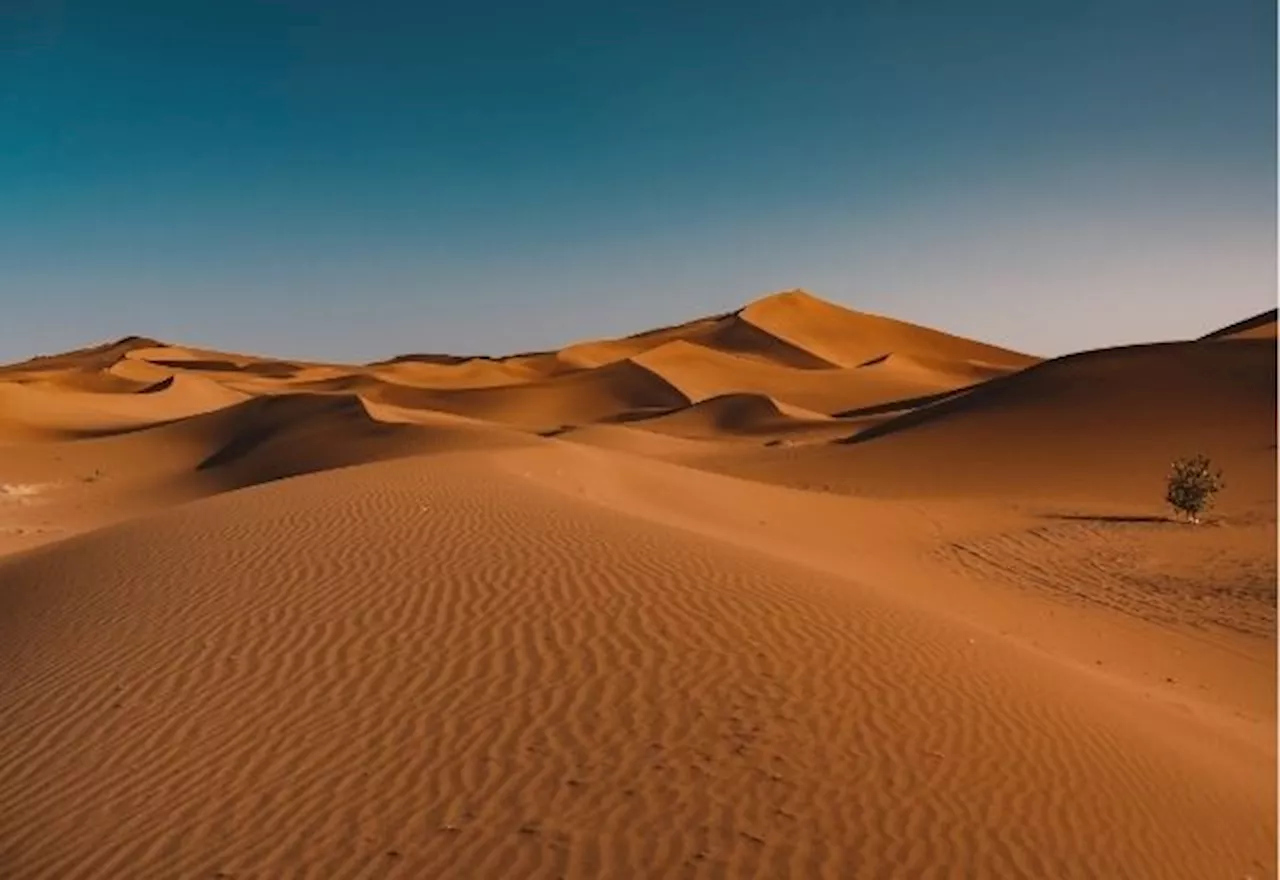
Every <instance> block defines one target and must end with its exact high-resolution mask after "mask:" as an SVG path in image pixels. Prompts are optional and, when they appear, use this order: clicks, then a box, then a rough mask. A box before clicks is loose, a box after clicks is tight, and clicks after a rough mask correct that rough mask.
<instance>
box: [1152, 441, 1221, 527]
mask: <svg viewBox="0 0 1280 880" xmlns="http://www.w3.org/2000/svg"><path fill="white" fill-rule="evenodd" d="M1225 487H1226V483H1224V482H1223V481H1222V471H1220V470H1213V466H1212V463H1211V462H1210V461H1209V458H1208V456H1205V455H1193V456H1190V457H1188V458H1180V459H1178V460H1177V461H1175V462H1174V463H1173V470H1172V471H1170V473H1169V483H1168V487H1167V488H1166V490H1165V494H1164V500H1165V501H1167V502H1169V506H1170V507H1172V508H1173V511H1174V513H1175V514H1178V515H1179V516H1185V517H1186V518H1187V520H1188V521H1190V522H1193V523H1198V522H1200V514H1202V513H1203V512H1204V511H1206V510H1208V508H1209V505H1211V504H1212V503H1213V496H1214V495H1216V494H1217V493H1218V492H1219V491H1221V490H1222V489H1223V488H1225Z"/></svg>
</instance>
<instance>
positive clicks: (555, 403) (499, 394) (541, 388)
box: [366, 360, 689, 431]
mask: <svg viewBox="0 0 1280 880" xmlns="http://www.w3.org/2000/svg"><path fill="white" fill-rule="evenodd" d="M366 394H367V396H368V397H369V399H370V400H374V401H377V402H380V403H389V404H393V405H395V406H402V407H416V408H421V409H431V410H441V411H444V412H451V413H457V414H459V415H465V416H471V417H473V418H481V419H486V420H490V421H495V422H500V423H502V424H507V425H515V426H518V427H521V428H527V429H530V430H535V431H545V430H550V429H554V428H557V427H561V426H564V425H571V424H584V423H591V422H598V421H603V420H605V419H609V418H614V417H616V416H618V415H621V414H625V413H636V412H643V411H658V410H664V409H670V408H671V407H674V406H683V405H685V404H687V403H689V399H688V398H687V397H686V396H685V395H684V394H683V393H682V392H681V391H680V390H679V389H678V388H676V387H675V386H674V385H672V384H671V383H669V382H668V381H666V380H665V379H663V378H662V377H661V376H659V375H657V374H656V373H654V372H652V371H651V370H648V369H646V368H645V367H643V366H641V365H640V364H637V363H635V362H634V361H630V360H624V361H618V362H615V363H611V364H608V365H606V366H603V367H599V368H597V369H594V370H584V371H580V372H574V373H568V374H565V375H563V376H556V377H553V378H551V379H547V380H545V381H542V382H538V383H533V384H527V385H514V386H503V387H495V388H475V389H449V390H438V391H437V390H429V389H421V388H410V387H407V386H403V385H394V384H391V383H383V384H380V385H378V386H376V387H373V388H370V389H369V390H368V391H367V392H366Z"/></svg>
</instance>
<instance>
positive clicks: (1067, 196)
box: [0, 0, 1277, 361]
mask: <svg viewBox="0 0 1280 880" xmlns="http://www.w3.org/2000/svg"><path fill="white" fill-rule="evenodd" d="M1275 41H1276V22H1275V6H1274V4H1273V3H1269V2H1260V0H1259V2H1254V0H1196V2H1191V0H1158V2H1157V0H1152V2H1147V0H1108V2H1092V0H1072V2H1066V0H1063V2H1058V0H1032V2H1026V0H1007V2H982V0H974V2H969V3H955V2H951V0H913V2H906V0H872V2H863V3H857V2H851V0H846V2H840V3H808V4H806V3H787V4H783V3H752V2H733V3H689V2H686V3H664V2H654V3H647V4H622V3H586V2H582V3H567V2H548V3H541V4H530V3H503V2H489V3H475V2H472V3H456V4H449V5H446V4H434V3H430V2H389V0H362V2H358V3H357V2H341V3H339V2H332V0H273V2H265V0H264V2H256V3H251V2H244V0H212V2H206V0H184V2H177V3H175V2H153V0H126V2H91V0H85V2H75V0H62V2H53V0H47V2H45V0H6V2H2V3H0V360H3V361H8V360H15V359H18V358H21V357H26V356H28V355H31V354H34V353H37V352H48V351H56V350H63V349H67V348H72V347H76V346H79V345H83V344H87V343H89V342H93V341H100V340H104V339H107V338H114V337H118V336H122V335H126V334H130V333H140V334H148V335H153V336H158V337H160V338H165V339H172V340H175V341H181V342H190V343H193V344H202V345H207V346H210V347H220V348H225V349H231V350H245V351H258V352H269V353H273V354H279V355H281V356H290V357H311V358H317V359H325V358H328V359H347V360H367V359H372V358H375V357H381V356H386V355H391V354H395V353H400V352H406V351H425V350H430V351H449V352H454V353H473V352H486V353H503V352H510V351H517V350H529V349H537V348H544V347H552V346H558V345H561V344H564V343H567V342H570V341H574V340H577V339H582V338H587V337H593V336H605V335H615V334H620V333H627V332H633V331H637V330H640V329H644V328H647V327H651V326H656V325H660V324H666V323H672V322H676V321H680V320H683V319H687V318H691V317H694V316H697V315H701V314H707V313H712V312H717V311H724V310H727V309H731V308H734V307H736V306H738V305H740V304H742V303H743V302H745V301H746V300H748V299H751V298H754V297H756V296H759V295H761V294H763V293H766V292H769V291H772V290H777V289H784V288H792V287H804V288H806V289H809V290H811V291H813V292H815V293H817V294H819V295H821V296H825V297H826V298H828V299H831V300H834V301H837V302H840V303H843V304H846V305H849V306H851V307H854V308H859V309H863V310H866V311H872V312H878V313H881V314H888V315H891V316H894V317H900V318H903V319H907V320H912V321H916V322H919V323H924V324H928V325H931V326H935V327H938V328H940V329H945V330H949V331H952V332H957V333H961V334H964V335H971V336H975V337H978V338H981V339H984V340H987V341H992V342H997V343H1002V344H1006V345H1009V346H1011V347H1015V348H1021V349H1023V350H1026V351H1031V352H1034V353H1038V354H1057V353H1063V352H1067V351H1072V350H1078V349H1082V348H1092V347H1098V346H1103V345H1109V344H1117V343H1123V342H1131V341H1145V340H1152V339H1163V338H1178V337H1186V336H1189V335H1196V334H1199V333H1201V332H1206V331H1208V330H1211V329H1213V328H1214V327H1216V326H1219V325H1222V324H1227V323H1230V322H1232V321H1234V320H1236V319H1238V318H1242V317H1244V316H1246V315H1247V314H1251V313H1253V312H1257V311H1261V310H1262V309H1264V308H1267V307H1269V306H1271V305H1274V303H1275V273H1276V255H1275V248H1276V226H1275V202H1276V191H1277V190H1276V173H1275V162H1276V141H1275V131H1276V115H1275V114H1276V69H1275V61H1276V59H1275V44H1276V43H1275Z"/></svg>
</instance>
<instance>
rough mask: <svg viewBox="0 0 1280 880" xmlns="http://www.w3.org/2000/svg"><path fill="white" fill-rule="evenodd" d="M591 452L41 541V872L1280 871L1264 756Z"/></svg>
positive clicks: (332, 487)
mask: <svg viewBox="0 0 1280 880" xmlns="http://www.w3.org/2000/svg"><path fill="white" fill-rule="evenodd" d="M571 463H572V462H571V460H570V459H567V458H565V457H563V456H554V457H550V458H547V457H545V456H543V457H540V456H533V457H529V456H523V455H521V454H517V455H515V456H508V457H506V458H505V459H502V460H501V461H498V460H495V459H493V458H492V457H486V456H476V455H469V456H464V457H458V456H450V457H437V458H433V459H430V460H427V461H423V460H411V461H405V462H393V463H389V464H383V465H369V466H365V467H361V468H357V469H350V470H345V471H336V472H332V473H330V474H323V475H315V476H311V477H305V478H301V479H299V480H293V481H286V482H283V483H275V484H272V485H271V486H266V487H259V488H256V489H251V490H245V491H242V492H239V493H234V494H231V495H227V496H224V497H221V498H218V499H214V500H211V501H208V502H203V503H200V504H198V505H194V506H191V507H188V508H187V509H185V510H183V511H179V512H174V513H172V514H170V515H167V516H165V517H164V518H162V519H153V520H147V521H145V522H138V523H136V524H130V525H125V526H121V527H116V528H114V529H111V530H108V531H104V532H101V533H98V534H95V535H92V536H86V537H83V538H79V539H73V541H71V542H68V543H66V544H63V545H59V546H55V547H51V548H48V549H46V550H42V551H36V552H34V553H31V554H29V555H27V556H25V557H20V558H15V559H13V560H11V561H9V562H8V563H5V564H4V565H3V568H0V602H2V603H3V613H0V621H3V623H0V627H3V638H2V639H0V645H3V648H0V651H2V652H3V653H0V657H2V658H3V659H2V660H0V663H3V667H4V671H5V674H4V676H3V681H4V682H5V683H6V684H5V689H4V693H3V700H4V706H5V715H6V718H7V719H8V723H7V724H6V725H5V728H4V730H3V732H0V737H3V739H4V746H5V747H4V748H3V749H0V756H3V757H0V761H3V771H2V772H0V825H3V827H4V828H5V829H6V834H5V838H6V841H7V844H6V850H5V859H6V864H7V866H8V867H9V868H11V869H12V870H13V871H15V872H18V873H20V875H21V876H28V877H46V876H47V877H60V878H64V877H78V876H104V875H105V876H114V875H121V874H127V875H129V876H134V877H153V876H154V877H170V876H200V875H212V874H213V873H214V872H216V871H223V872H227V873H230V874H232V875H233V876H248V877H268V876H280V875H281V874H282V873H288V874H290V875H292V876H358V875H361V874H366V873H369V872H376V873H377V874H378V875H381V876H405V877H419V876H440V877H450V876H452V877H474V876H547V877H552V876H564V875H572V876H620V875H626V876H637V877H645V876H648V877H660V876H670V875H671V874H672V873H676V872H690V873H692V874H694V875H699V876H733V877H772V876H831V877H848V876H881V875H883V874H885V873H886V872H888V873H894V874H899V875H901V874H907V875H919V874H922V873H925V872H928V871H930V870H934V869H937V868H939V867H941V866H946V872H947V873H948V874H949V875H952V876H975V875H986V876H990V875H1001V876H1028V877H1044V876H1054V877H1097V876H1188V877H1190V876H1216V875H1221V874H1222V873H1224V872H1225V871H1228V870H1230V871H1236V872H1243V871H1247V870H1249V869H1250V865H1251V864H1253V860H1255V859H1258V860H1262V864H1268V862H1267V861H1266V860H1269V859H1270V858H1271V852H1272V850H1273V848H1274V839H1273V838H1272V836H1271V834H1270V831H1269V821H1271V820H1268V819H1267V816H1268V815H1269V814H1270V812H1271V803H1270V795H1269V794H1268V786H1266V785H1261V786H1259V785H1258V784H1257V779H1258V777H1257V775H1256V765H1252V764H1251V763H1250V762H1249V761H1247V760H1244V759H1243V757H1242V756H1239V755H1237V756H1235V757H1232V756H1230V755H1223V754H1217V753H1215V752H1214V751H1213V750H1212V749H1207V748H1206V747H1205V744H1204V741H1203V740H1202V739H1199V738H1197V737H1192V736H1187V737H1180V736H1174V737H1169V736H1162V735H1160V725H1159V724H1158V719H1159V718H1160V717H1162V716H1161V713H1162V712H1163V711H1164V710H1162V709H1159V708H1158V707H1155V708H1152V707H1145V708H1144V709H1143V710H1142V711H1141V712H1132V711H1125V710H1124V705H1123V702H1122V701H1121V700H1119V699H1117V698H1115V697H1113V696H1108V694H1107V693H1106V691H1105V689H1103V692H1102V693H1099V689H1098V688H1097V687H1095V686H1094V685H1093V684H1092V683H1091V682H1089V681H1088V680H1087V679H1080V680H1076V681H1072V680H1071V679H1066V680H1064V678H1063V676H1062V675H1061V674H1059V672H1058V671H1057V670H1056V669H1055V668H1054V666H1053V664H1051V663H1046V662H1037V661H1035V660H1034V658H1032V657H1031V656H1030V655H1026V656H1023V655H1021V654H1020V653H1018V652H1017V651H1015V650H1014V649H1012V648H1005V647H1002V646H1000V645H998V644H995V645H987V644H986V643H985V640H984V646H983V647H982V648H981V649H979V648H975V647H974V646H973V644H974V643H971V642H970V641H969V639H970V638H973V637H975V636H978V635H981V634H980V632H979V631H977V630H972V629H969V628H965V627H962V626H960V625H959V624H957V623H955V622H954V621H951V620H949V619H947V618H944V617H935V616H932V615H928V614H922V613H918V612H912V609H911V607H910V606H907V605H903V604H901V603H898V602H895V601H892V600H891V599H890V597H889V595H888V594H886V593H884V592H881V591H878V590H871V589H866V588H860V587H859V586H858V585H857V584H856V582H854V581H846V580H842V579H832V578H830V577H826V576H821V575H819V574H817V573H815V572H811V571H807V570H803V569H799V568H796V567H795V566H793V565H788V564H785V563H784V562H782V561H780V560H777V559H774V558H771V557H765V556H758V555H755V554H753V553H751V552H750V551H747V550H745V549H743V548H741V547H736V546H732V545H725V544H722V543H720V542H716V541H713V540H709V539H708V538H707V536H705V535H696V534H693V533H690V532H687V531H685V530H682V529H680V528H677V527H675V526H672V525H670V524H666V523H662V522H657V521H654V520H653V519H652V518H651V517H646V516H645V515H643V514H642V513H637V512H635V511H628V510H627V509H625V507H623V508H622V509H619V508H618V507H616V506H611V505H609V504H601V503H599V502H598V501H592V500H581V499H579V500H575V499H574V498H573V497H570V496H569V495H567V494H566V493H565V492H564V491H562V490H558V489H552V488H547V487H546V483H547V482H548V481H554V480H555V469H556V468H557V467H565V466H568V465H570V464H571ZM617 502H618V499H617V498H614V499H613V504H615V505H616V504H617ZM374 585H376V588H375V587H374ZM175 587H178V588H176V589H175ZM905 682H910V683H911V684H910V687H909V688H908V687H904V683H905ZM1188 723H1189V722H1188ZM1192 731H1194V725H1193V726H1192V730H1190V731H1188V732H1192ZM1199 733H1200V735H1201V736H1203V735H1204V734H1203V731H1200V732H1199ZM108 804H109V805H110V807H109V809H105V810H104V809H103V807H104V806H106V805H108ZM18 805H21V806H20V808H19V806H18ZM1188 827H1196V828H1198V829H1199V830H1200V832H1201V833H1202V834H1203V837H1192V836H1189V835H1187V834H1186V833H1185V832H1184V831H1183V829H1185V828H1188ZM1121 828H1122V829H1124V832H1123V834H1116V833H1113V832H1115V830H1116V829H1121ZM163 829H168V830H163ZM55 840H56V841H57V844H56V845H50V844H51V843H52V842H53V841H55ZM1170 866H1177V869H1176V870H1175V871H1173V872H1172V873H1171V872H1170V871H1169V867H1170ZM1255 870H1256V868H1255Z"/></svg>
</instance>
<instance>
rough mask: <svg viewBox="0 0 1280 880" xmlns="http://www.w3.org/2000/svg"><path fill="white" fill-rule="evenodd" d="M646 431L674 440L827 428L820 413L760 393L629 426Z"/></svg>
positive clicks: (717, 400)
mask: <svg viewBox="0 0 1280 880" xmlns="http://www.w3.org/2000/svg"><path fill="white" fill-rule="evenodd" d="M632 424H633V425H634V426H635V427H640V428H644V429H645V430H647V431H661V432H663V433H669V434H672V435H674V436H677V437H708V438H722V437H724V436H726V435H735V436H736V435H742V434H769V435H775V434H784V433H789V432H791V431H797V430H804V429H806V428H813V427H827V428H829V427H831V425H832V419H831V418H829V417H828V416H825V415H823V414H822V413H816V412H812V411H811V410H804V409H800V408H799V407H794V406H789V405H788V404H785V403H780V402H778V401H776V400H774V399H773V398H771V397H767V396H765V395H763V394H741V393H740V394H723V395H720V396H719V397H710V398H707V399H706V400H702V401H700V402H698V403H695V404H693V405H692V406H687V407H682V408H680V409H678V410H675V411H674V412H670V413H666V414H664V415H660V416H653V417H650V418H646V419H640V420H637V421H635V422H633V423H632Z"/></svg>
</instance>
